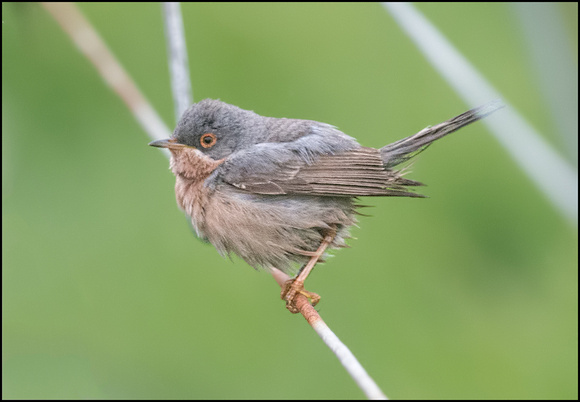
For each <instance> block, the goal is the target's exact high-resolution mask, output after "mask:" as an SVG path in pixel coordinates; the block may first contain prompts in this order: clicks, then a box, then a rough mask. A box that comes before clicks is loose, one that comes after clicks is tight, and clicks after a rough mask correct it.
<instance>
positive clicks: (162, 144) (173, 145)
mask: <svg viewBox="0 0 580 402" xmlns="http://www.w3.org/2000/svg"><path fill="white" fill-rule="evenodd" d="M148 145H150V146H152V147H156V148H169V149H177V148H185V147H187V145H185V144H180V143H178V142H177V140H176V139H175V138H165V139H163V140H155V141H151V142H150V143H149V144H148Z"/></svg>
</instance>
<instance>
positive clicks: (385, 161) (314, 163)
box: [149, 99, 502, 313]
mask: <svg viewBox="0 0 580 402" xmlns="http://www.w3.org/2000/svg"><path fill="white" fill-rule="evenodd" d="M501 107H502V105H501V103H500V102H499V101H493V102H490V103H488V104H486V105H484V106H481V107H479V108H476V109H472V110H469V111H467V112H465V113H463V114H461V115H459V116H457V117H454V118H452V119H450V120H447V121H445V122H443V123H441V124H438V125H436V126H433V127H427V128H425V129H423V130H421V131H420V132H418V133H417V134H415V135H412V136H410V137H407V138H404V139H402V140H400V141H397V142H394V143H392V144H389V145H386V146H384V147H382V148H380V149H375V148H367V147H363V146H361V145H359V143H358V142H357V141H356V140H355V139H354V138H352V137H350V136H348V135H346V134H344V133H343V132H341V131H339V130H338V129H337V128H336V127H334V126H331V125H330V124H325V123H319V122H317V121H311V120H298V119H286V118H274V117H264V116H260V115H258V114H256V113H254V112H252V111H249V110H243V109H240V108H239V107H236V106H233V105H229V104H227V103H224V102H221V101H219V100H213V99H205V100H202V101H201V102H199V103H196V104H193V105H192V106H191V107H189V109H187V110H186V111H185V113H184V114H183V116H182V117H181V120H180V121H179V123H178V124H177V127H176V129H175V131H174V132H173V136H172V137H171V138H169V139H164V140H159V141H153V142H151V143H150V144H149V145H151V146H154V147H161V148H168V149H169V150H170V151H171V163H170V168H171V171H172V172H173V173H174V174H175V177H176V183H175V195H176V198H177V203H178V205H179V207H180V208H181V209H182V210H184V211H185V213H186V214H187V215H188V216H189V217H190V218H191V222H192V224H193V227H194V228H195V231H196V233H197V235H198V236H199V237H200V238H202V239H204V240H206V241H209V242H210V243H211V244H213V245H214V246H215V248H216V249H217V250H218V252H219V253H220V254H222V255H227V254H229V253H235V254H237V255H239V256H240V257H241V258H243V259H244V260H245V261H246V262H247V263H248V264H250V265H251V266H253V267H254V268H265V269H270V268H272V267H275V268H278V269H280V270H281V271H283V272H285V273H288V274H293V273H295V272H296V266H302V268H300V270H299V271H298V275H297V276H296V277H295V278H294V279H293V280H291V281H289V282H288V283H287V285H286V287H285V288H284V289H283V291H282V298H283V299H284V300H286V306H287V308H288V309H289V310H290V311H291V312H293V313H296V312H297V311H298V310H297V308H296V305H295V301H294V298H295V296H296V294H298V293H301V294H304V295H306V296H307V297H308V298H309V299H310V301H311V303H312V304H313V305H315V304H316V303H317V302H318V300H319V299H320V297H319V296H318V295H316V294H315V293H311V292H307V291H305V290H304V280H305V279H306V276H308V273H309V272H310V271H311V269H312V268H313V267H314V265H315V264H316V262H318V261H319V259H320V258H321V257H322V256H323V254H324V252H325V250H326V248H327V247H328V248H339V247H345V246H346V244H345V239H347V238H348V237H349V228H350V227H351V226H352V225H353V224H355V223H356V219H355V213H356V208H357V206H358V205H357V204H356V197H359V196H397V197H423V196H422V195H420V194H417V193H415V192H413V190H412V188H413V187H416V186H420V185H422V184H421V183H419V182H417V181H414V180H409V179H406V178H404V177H403V175H402V173H401V170H396V169H395V167H396V166H398V165H400V164H401V163H403V162H405V161H407V160H408V159H410V158H412V157H413V156H415V155H417V154H418V153H419V152H421V151H423V150H424V149H425V148H427V147H428V146H429V144H431V143H432V142H433V141H435V140H437V139H439V138H441V137H443V136H445V135H447V134H449V133H452V132H454V131H456V130H458V129H460V128H461V127H464V126H466V125H468V124H470V123H473V122H475V121H477V120H479V119H481V118H483V117H485V116H487V115H489V114H490V113H493V112H494V111H496V110H497V109H499V108H501Z"/></svg>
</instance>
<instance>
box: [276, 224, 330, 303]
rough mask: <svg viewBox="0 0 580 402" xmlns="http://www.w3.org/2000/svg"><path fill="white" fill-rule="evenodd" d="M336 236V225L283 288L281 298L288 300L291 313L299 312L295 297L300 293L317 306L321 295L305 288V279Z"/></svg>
mask: <svg viewBox="0 0 580 402" xmlns="http://www.w3.org/2000/svg"><path fill="white" fill-rule="evenodd" d="M335 236H336V227H332V229H331V230H329V231H328V233H327V234H326V236H325V237H324V239H323V240H322V243H320V246H319V247H318V250H316V253H315V254H314V255H313V256H312V257H310V260H309V261H308V263H307V264H306V265H305V266H304V267H303V268H302V269H301V270H300V272H299V273H298V275H297V276H296V278H293V279H290V280H289V281H287V282H286V284H285V285H284V289H282V293H281V298H282V300H286V308H287V309H288V310H290V312H291V313H293V314H296V313H298V312H299V310H298V308H297V307H296V302H295V301H294V298H295V297H296V295H297V294H298V293H300V294H302V295H304V296H306V297H307V298H308V299H309V300H310V303H311V304H312V305H313V306H316V304H317V303H318V302H319V301H320V296H318V295H317V294H316V293H312V292H309V291H307V290H305V289H304V281H305V280H306V278H307V277H308V275H310V272H311V271H312V269H313V268H314V266H315V265H316V263H317V262H318V261H319V260H320V257H322V254H324V252H325V251H326V248H327V247H328V246H329V245H330V244H331V243H332V241H333V240H334V237H335Z"/></svg>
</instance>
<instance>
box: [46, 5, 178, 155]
mask: <svg viewBox="0 0 580 402" xmlns="http://www.w3.org/2000/svg"><path fill="white" fill-rule="evenodd" d="M41 4H42V6H43V7H44V9H45V10H46V11H48V12H49V13H50V15H52V17H53V18H54V19H55V20H56V21H57V22H58V23H59V24H60V26H61V28H62V29H63V30H64V31H65V32H66V33H67V34H68V36H69V37H70V38H71V40H72V41H73V42H74V44H75V45H76V46H77V48H78V49H79V50H80V51H81V53H83V54H84V55H85V56H86V58H87V59H89V61H90V62H91V63H93V65H94V66H95V68H96V69H97V71H98V72H99V74H100V75H101V78H103V80H104V81H105V82H106V83H107V85H109V86H110V87H111V88H112V89H113V90H114V91H115V92H116V93H117V95H119V97H120V98H121V99H122V100H123V102H125V105H127V107H128V108H129V110H130V111H131V113H132V114H133V116H134V117H135V119H136V120H137V122H138V123H139V124H140V125H141V128H143V130H144V131H145V132H146V133H147V134H148V135H149V137H150V138H151V139H152V140H160V139H163V138H167V137H169V136H170V135H171V132H170V131H169V129H168V128H167V126H166V125H165V123H163V120H161V117H159V115H158V114H157V112H156V111H155V109H153V107H152V106H151V104H150V103H149V102H148V101H147V99H146V98H145V96H144V95H143V94H142V93H141V91H140V90H139V88H137V85H136V84H135V82H134V81H133V80H132V79H131V77H130V76H129V74H127V72H126V71H125V69H124V68H123V66H122V65H121V63H119V61H118V60H117V59H116V58H115V55H113V53H112V52H111V51H110V50H109V49H108V48H107V45H106V44H105V42H104V41H103V40H102V39H101V37H100V36H99V34H98V33H97V31H96V30H95V29H94V28H93V26H92V25H91V24H90V22H89V21H88V20H87V19H86V18H85V17H84V16H83V15H82V13H81V12H80V10H79V9H78V8H77V6H76V5H75V4H74V3H41ZM164 151H165V154H166V156H168V157H169V151H167V150H164Z"/></svg>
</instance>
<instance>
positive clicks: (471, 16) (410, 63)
mask: <svg viewBox="0 0 580 402" xmlns="http://www.w3.org/2000/svg"><path fill="white" fill-rule="evenodd" d="M79 6H80V8H81V10H82V11H83V13H84V14H85V15H86V16H87V18H88V19H89V20H90V21H91V22H92V23H93V24H94V26H95V27H96V28H97V29H98V30H99V32H100V34H101V35H102V37H103V38H104V40H105V41H106V42H107V43H108V45H109V46H110V48H111V50H112V51H113V52H114V53H115V54H116V55H117V56H118V58H119V59H120V61H121V62H122V63H123V65H124V66H125V68H126V69H127V70H128V71H129V73H130V74H131V75H132V77H133V78H134V79H135V81H136V82H137V84H138V86H139V87H140V88H141V89H142V91H143V92H144V93H145V94H146V96H147V97H148V99H149V100H150V101H151V103H152V104H153V105H154V107H155V108H156V109H157V110H158V111H159V113H160V114H161V115H162V116H163V118H164V120H165V122H166V123H167V124H168V125H169V126H173V125H174V117H173V103H172V97H171V94H170V89H169V77H168V67H167V61H166V48H165V39H164V34H163V23H162V17H161V10H160V6H159V4H98V3H97V4H80V5H79ZM417 7H418V8H419V9H420V10H421V11H422V12H423V13H424V14H425V15H426V16H427V18H429V19H430V20H431V21H432V22H433V23H434V24H435V25H436V26H437V27H439V28H440V29H441V30H442V31H443V33H444V34H445V35H446V36H447V37H448V38H449V39H450V40H451V41H452V43H454V45H455V46H457V48H458V49H459V50H460V51H461V52H463V54H464V55H465V56H466V57H467V59H469V60H470V61H471V62H472V63H473V64H474V65H475V66H476V67H477V68H478V69H479V70H480V71H481V72H482V74H483V75H485V76H486V77H487V78H488V79H489V80H490V82H491V83H492V84H493V85H494V86H495V87H496V88H498V89H499V90H500V91H501V92H502V94H503V96H504V97H505V99H506V100H507V101H509V102H510V103H511V104H513V105H514V106H515V107H516V108H517V109H518V111H520V112H521V113H522V114H523V115H524V116H525V117H526V118H527V119H528V120H529V121H530V123H531V124H533V125H534V126H535V127H536V128H537V129H538V130H539V131H540V132H541V133H543V135H545V136H546V139H547V140H548V141H549V142H550V143H551V144H552V145H553V146H554V147H556V148H557V149H559V150H560V151H561V150H562V146H561V143H560V141H559V138H558V136H557V135H556V134H555V130H556V125H555V122H554V121H553V119H552V118H551V116H550V114H549V111H548V107H547V105H546V101H545V100H544V99H543V97H542V93H541V91H540V88H539V86H538V84H537V77H536V75H535V71H534V69H533V68H532V67H531V66H530V56H529V53H528V52H527V48H526V46H525V45H524V40H523V37H522V34H521V30H520V25H519V24H518V21H517V19H516V18H515V14H514V9H513V8H512V7H511V6H510V5H508V4H499V3H493V4H481V3H476V4H452V3H447V4H418V5H417ZM557 7H558V9H559V11H560V12H562V16H563V18H564V22H565V29H566V30H567V32H568V33H569V36H570V41H571V43H572V46H573V47H572V48H571V49H570V52H572V54H573V57H574V59H575V60H576V61H577V17H578V11H577V4H559V5H558V6H557ZM182 9H183V13H184V21H185V28H186V33H187V41H188V42H187V45H188V50H189V57H190V69H191V76H192V82H193V90H194V98H195V100H197V101H198V100H201V99H203V98H208V97H209V98H220V99H221V100H223V101H225V102H228V103H232V104H236V105H238V106H240V107H242V108H244V109H250V110H254V111H256V112H257V113H259V114H262V115H266V116H275V117H293V118H304V119H313V120H318V121H323V122H327V123H331V124H334V125H336V126H338V127H339V128H340V129H342V130H343V131H344V132H346V133H347V134H350V135H352V136H354V137H356V138H357V139H358V140H359V142H361V143H362V144H363V145H366V146H373V147H379V146H382V145H385V144H386V143H389V142H392V141H395V140H398V139H400V138H402V137H404V136H407V135H410V134H413V133H415V132H417V131H418V130H420V129H422V128H423V127H425V126H427V125H430V124H435V123H439V122H441V121H443V120H445V119H447V118H450V117H452V116H454V115H457V114H459V113H462V112H463V111H465V110H466V109H467V106H466V105H465V104H463V103H462V101H461V100H460V99H459V98H458V96H457V95H455V94H454V93H453V91H452V90H451V89H450V88H449V87H448V85H447V84H446V83H445V82H444V81H443V79H442V78H441V77H440V76H439V75H438V74H437V73H436V72H435V71H434V70H433V68H432V67H431V66H430V65H429V64H428V63H427V61H426V60H425V59H424V58H423V56H422V55H421V54H420V53H419V52H418V50H417V49H416V47H415V46H414V45H413V44H412V42H411V41H410V40H409V39H408V38H407V37H406V36H405V34H404V33H402V31H401V30H400V29H399V27H398V26H397V24H396V23H395V22H394V20H393V19H392V17H391V16H390V15H389V14H387V13H386V12H385V10H384V9H383V8H382V7H381V6H380V5H379V4H373V3H366V4H352V3H343V4H184V5H183V6H182ZM2 20H3V24H2V30H3V31H2V219H3V221H2V248H3V252H2V280H3V283H2V334H3V336H2V347H3V354H2V382H3V389H2V396H3V398H160V399H169V398H193V399H199V398H212V399H213V398H251V399H254V398H257V399H260V398H285V399H286V398H341V399H342V398H362V397H363V394H362V393H361V391H360V390H359V389H358V388H357V387H356V385H355V384H354V383H353V382H352V380H351V379H350V377H349V376H348V375H347V374H346V372H345V371H344V370H343V368H342V367H341V366H340V364H339V363H338V361H337V360H336V358H335V357H334V355H333V354H332V353H331V352H330V351H329V350H328V349H327V348H326V347H325V346H323V344H322V342H321V340H320V339H319V338H318V337H317V335H316V334H315V333H314V332H313V331H312V329H311V328H310V327H309V326H308V325H307V324H306V322H304V319H303V318H302V317H301V316H299V315H298V316H294V315H291V314H289V313H288V312H287V311H286V309H285V308H284V303H283V302H282V301H281V300H280V299H279V291H280V289H279V287H278V286H277V285H276V283H275V282H274V280H273V279H272V278H271V277H270V276H269V275H268V274H266V273H263V272H256V271H254V270H253V269H251V268H250V267H249V266H247V265H246V264H245V263H244V262H243V261H242V260H240V259H238V258H233V262H232V261H229V260H227V259H223V258H221V257H220V256H219V255H218V254H217V252H216V251H215V250H214V248H213V247H212V246H210V245H207V244H204V243H202V242H201V241H199V240H197V239H195V237H194V236H193V234H192V233H191V231H190V229H189V227H188V224H187V222H186V220H185V218H184V217H183V215H182V213H181V212H180V211H179V210H178V208H177V206H176V203H175V198H174V193H173V185H174V178H173V176H172V174H171V172H170V171H169V170H168V161H167V159H165V158H164V156H163V155H162V154H161V153H160V152H159V151H158V150H156V149H153V148H150V147H148V146H147V143H148V141H149V139H148V138H147V136H146V135H145V134H144V132H143V131H142V130H141V129H140V127H139V126H138V125H137V124H136V122H135V121H134V119H133V117H132V116H131V114H130V113H129V112H128V110H127V109H126V107H125V106H124V104H123V103H122V102H121V101H120V99H119V98H118V97H117V96H116V95H115V94H114V93H113V92H112V91H111V90H110V89H109V88H108V87H106V86H105V85H104V84H103V82H102V80H101V78H100V77H99V76H98V75H97V73H96V71H95V70H94V68H93V66H92V65H91V64H90V63H89V62H88V61H87V60H86V59H85V58H84V56H82V55H81V54H80V53H79V52H78V51H77V50H76V48H75V47H74V46H73V45H72V42H71V41H70V39H69V38H68V37H67V36H66V35H65V34H64V33H63V31H62V30H61V29H60V27H59V26H58V25H57V24H56V22H55V21H54V20H53V19H52V18H51V17H50V16H49V15H48V14H47V13H46V12H45V11H44V10H43V9H42V8H41V7H40V6H39V5H37V4H24V5H16V4H7V3H3V4H2ZM412 170H413V172H412V173H411V174H410V175H409V176H408V177H411V178H414V179H417V180H420V181H422V182H425V183H427V184H428V185H429V186H428V187H425V188H423V189H421V190H422V192H423V193H424V194H426V195H428V196H429V197H430V198H428V199H399V198H388V199H380V198H373V199H369V198H367V199H363V203H365V204H371V205H373V206H374V207H373V208H369V209H367V210H366V211H363V212H365V213H369V214H372V215H373V216H372V217H370V218H368V217H362V218H361V219H360V228H355V229H354V236H355V237H356V239H353V240H351V241H350V245H351V246H352V248H350V249H345V250H341V251H339V252H337V253H336V255H335V257H334V258H331V259H330V260H329V261H328V263H327V264H324V265H321V266H319V267H317V269H315V271H314V273H313V275H312V276H311V278H310V279H309V283H308V286H307V287H308V289H310V290H313V291H316V292H318V293H319V294H321V295H322V297H323V299H322V301H321V303H320V305H319V311H320V312H321V314H322V316H323V318H324V319H325V321H326V322H327V323H328V324H329V325H330V326H331V328H332V329H333V330H334V331H335V333H336V334H337V335H338V336H339V337H340V338H341V339H342V340H343V341H344V342H345V343H346V344H347V345H348V347H349V348H350V349H351V350H352V351H353V352H354V353H355V355H356V356H357V357H358V358H359V359H360V361H361V363H362V364H363V365H364V366H365V368H366V369H367V370H368V372H369V374H370V375H371V376H372V377H373V378H374V379H375V380H376V381H377V383H378V384H379V386H380V387H381V388H382V389H383V391H384V392H385V393H386V394H387V395H388V396H390V397H392V398H397V399H408V398H429V399H431V398H432V399H456V398H466V399H472V398H475V399H481V398H534V399H543V398H548V399H555V398H564V399H566V398H569V399H576V398H577V397H578V392H577V375H578V371H577V352H578V349H577V336H578V331H577V312H578V308H577V295H578V293H577V262H578V261H577V250H578V248H577V240H578V239H577V229H576V228H575V227H574V226H573V225H571V224H570V223H569V222H567V221H565V220H564V218H562V216H561V215H560V214H559V213H558V212H557V211H555V210H554V208H553V207H552V205H551V204H549V203H548V202H547V201H546V198H545V197H544V196H543V195H542V194H541V193H540V192H539V191H538V189H537V188H535V187H534V186H533V185H532V183H531V182H530V180H528V178H527V177H526V176H525V175H524V173H522V171H521V170H520V169H519V168H518V167H517V166H516V164H515V163H514V161H513V160H511V159H510V157H509V155H508V154H507V153H506V151H505V150H504V149H502V148H501V147H500V146H499V144H498V143H497V141H496V140H495V139H494V138H493V137H492V136H491V135H490V134H489V133H488V132H487V131H486V129H485V126H484V125H483V124H475V125H473V126H470V127H469V128H467V129H464V130H462V131H461V132H460V133H457V134H454V135H453V136H451V137H449V138H447V139H445V140H443V141H441V142H439V143H437V144H435V145H434V146H432V147H431V148H430V149H429V150H428V151H427V152H425V153H423V154H422V155H421V156H420V157H418V158H417V160H416V162H415V164H414V165H413V168H412Z"/></svg>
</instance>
